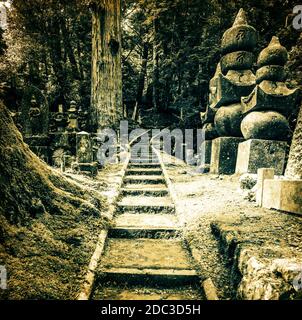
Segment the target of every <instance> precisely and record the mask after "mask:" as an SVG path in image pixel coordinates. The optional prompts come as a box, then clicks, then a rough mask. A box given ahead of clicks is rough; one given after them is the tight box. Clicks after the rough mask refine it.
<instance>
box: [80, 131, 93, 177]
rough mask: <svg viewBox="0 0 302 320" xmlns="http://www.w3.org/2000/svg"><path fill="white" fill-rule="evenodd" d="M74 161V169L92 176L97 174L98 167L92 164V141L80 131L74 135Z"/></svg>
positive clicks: (86, 133) (86, 134) (85, 133)
mask: <svg viewBox="0 0 302 320" xmlns="http://www.w3.org/2000/svg"><path fill="white" fill-rule="evenodd" d="M76 160H77V161H76V164H74V169H76V170H78V171H80V172H89V173H91V174H92V175H96V174H97V168H98V165H97V163H96V162H93V148H92V139H91V136H90V134H89V133H88V132H85V131H81V132H78V133H77V135H76Z"/></svg>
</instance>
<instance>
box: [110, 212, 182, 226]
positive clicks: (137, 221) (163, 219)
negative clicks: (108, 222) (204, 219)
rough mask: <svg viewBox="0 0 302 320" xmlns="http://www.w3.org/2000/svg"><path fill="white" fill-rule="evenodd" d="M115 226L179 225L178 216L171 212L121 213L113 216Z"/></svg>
mask: <svg viewBox="0 0 302 320" xmlns="http://www.w3.org/2000/svg"><path fill="white" fill-rule="evenodd" d="M114 223H115V226H116V227H122V228H141V227H145V228H146V229H148V228H166V229H171V228H172V229H173V228H178V227H179V222H178V218H177V216H175V215H171V214H162V215H158V214H139V215H138V214H128V213H125V214H121V215H118V216H116V217H115V218H114Z"/></svg>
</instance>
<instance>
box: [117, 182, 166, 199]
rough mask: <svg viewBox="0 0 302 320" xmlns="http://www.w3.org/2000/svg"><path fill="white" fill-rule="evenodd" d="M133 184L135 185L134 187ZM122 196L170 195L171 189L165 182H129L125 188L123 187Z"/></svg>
mask: <svg viewBox="0 0 302 320" xmlns="http://www.w3.org/2000/svg"><path fill="white" fill-rule="evenodd" d="M132 186H133V187H132ZM121 195H122V196H139V195H142V196H151V197H152V196H158V197H161V196H168V195H169V190H168V188H167V187H166V186H165V185H164V184H163V185H159V184H154V185H144V184H138V185H135V184H127V185H126V186H125V187H124V188H122V189H121Z"/></svg>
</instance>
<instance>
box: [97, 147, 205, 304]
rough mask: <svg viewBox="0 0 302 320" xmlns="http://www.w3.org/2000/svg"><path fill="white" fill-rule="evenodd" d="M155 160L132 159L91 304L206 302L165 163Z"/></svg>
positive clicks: (153, 157) (145, 156)
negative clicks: (163, 166)
mask: <svg viewBox="0 0 302 320" xmlns="http://www.w3.org/2000/svg"><path fill="white" fill-rule="evenodd" d="M150 155H151V151H150ZM150 155H149V154H141V155H140V157H137V156H135V157H134V156H133V155H132V156H131V159H130V162H129V165H128V167H127V169H126V175H125V177H124V183H123V186H122V189H121V193H120V201H119V202H118V205H117V209H116V214H115V226H114V227H113V228H112V229H110V230H109V233H108V239H107V245H106V247H105V252H104V254H103V256H102V258H101V263H100V265H99V268H98V272H97V279H96V283H95V287H94V291H93V295H92V299H96V300H106V299H113V300H123V299H126V300H136V299H140V300H150V299H155V300H157V299H158V300H170V299H176V300H204V299H205V298H204V294H203V291H202V289H201V285H200V279H199V276H198V274H197V272H196V271H195V269H194V267H193V263H192V258H191V256H190V254H189V252H188V250H187V249H186V248H185V246H184V243H183V241H182V239H181V237H180V228H179V225H178V224H179V223H178V219H177V216H176V214H175V205H174V203H173V201H172V199H171V197H170V194H169V190H168V187H167V184H166V181H165V177H164V175H163V171H162V167H161V164H160V162H159V159H158V158H155V156H154V154H153V155H152V161H151V158H150V157H151V156H150Z"/></svg>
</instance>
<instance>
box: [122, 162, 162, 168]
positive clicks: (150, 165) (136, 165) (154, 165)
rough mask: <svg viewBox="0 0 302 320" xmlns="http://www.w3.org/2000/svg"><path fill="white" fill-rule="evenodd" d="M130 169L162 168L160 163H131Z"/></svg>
mask: <svg viewBox="0 0 302 320" xmlns="http://www.w3.org/2000/svg"><path fill="white" fill-rule="evenodd" d="M128 168H154V169H155V168H161V166H160V163H152V162H149V163H129V166H128Z"/></svg>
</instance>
